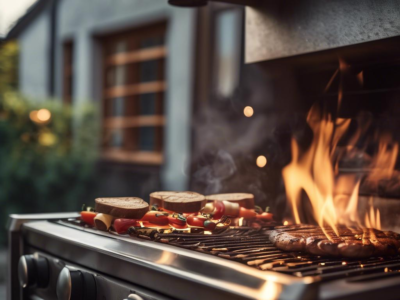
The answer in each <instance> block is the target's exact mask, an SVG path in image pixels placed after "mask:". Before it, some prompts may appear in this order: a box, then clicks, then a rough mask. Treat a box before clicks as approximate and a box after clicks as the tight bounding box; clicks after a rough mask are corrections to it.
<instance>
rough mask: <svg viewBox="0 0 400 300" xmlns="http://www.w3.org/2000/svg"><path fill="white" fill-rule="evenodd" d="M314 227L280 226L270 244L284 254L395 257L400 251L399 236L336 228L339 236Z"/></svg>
mask: <svg viewBox="0 0 400 300" xmlns="http://www.w3.org/2000/svg"><path fill="white" fill-rule="evenodd" d="M324 229H325V231H326V232H327V234H328V235H329V236H330V239H328V238H327V237H326V235H325V234H324V232H323V231H322V229H321V228H320V227H318V226H314V225H303V224H300V225H288V226H277V227H275V229H274V230H271V231H270V232H269V239H270V241H271V242H272V243H273V244H274V245H275V247H277V248H278V249H281V250H284V251H301V252H307V253H310V254H314V255H320V256H336V257H349V258H365V257H370V256H388V255H396V254H398V253H399V252H400V234H397V233H395V232H392V231H380V230H377V229H371V228H352V227H346V226H343V225H339V226H337V231H338V233H339V236H337V235H336V233H335V232H334V231H333V230H332V229H331V228H324Z"/></svg>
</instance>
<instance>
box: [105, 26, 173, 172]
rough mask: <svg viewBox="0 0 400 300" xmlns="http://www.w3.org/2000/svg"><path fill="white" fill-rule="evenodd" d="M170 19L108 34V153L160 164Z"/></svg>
mask: <svg viewBox="0 0 400 300" xmlns="http://www.w3.org/2000/svg"><path fill="white" fill-rule="evenodd" d="M164 36H165V25H164V24H160V25H154V26H150V27H146V28H141V29H136V30H132V31H129V32H124V33H120V34H117V35H112V36H109V37H106V38H104V39H103V40H102V45H103V46H102V47H103V53H104V63H103V65H104V82H103V111H104V113H103V116H104V119H103V158H105V159H108V160H115V161H121V162H131V163H138V164H155V165H157V164H161V163H162V162H163V154H162V150H163V149H162V148H163V147H162V144H163V127H164V125H165V118H164V107H163V102H164V93H165V90H166V81H165V78H164V73H165V72H164V65H165V59H166V54H167V51H166V48H165V45H164Z"/></svg>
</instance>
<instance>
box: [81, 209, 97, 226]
mask: <svg viewBox="0 0 400 300" xmlns="http://www.w3.org/2000/svg"><path fill="white" fill-rule="evenodd" d="M96 216H97V213H95V212H93V211H81V220H82V221H83V222H85V223H86V224H89V225H90V226H94V218H95V217H96Z"/></svg>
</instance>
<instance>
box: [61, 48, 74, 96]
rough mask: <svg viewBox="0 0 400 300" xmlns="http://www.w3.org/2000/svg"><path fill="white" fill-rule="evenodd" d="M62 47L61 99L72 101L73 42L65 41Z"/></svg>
mask: <svg viewBox="0 0 400 300" xmlns="http://www.w3.org/2000/svg"><path fill="white" fill-rule="evenodd" d="M63 49H64V68H63V70H64V74H63V101H64V103H68V104H71V103H72V85H73V81H72V80H73V43H72V42H71V41H69V42H65V43H64V45H63Z"/></svg>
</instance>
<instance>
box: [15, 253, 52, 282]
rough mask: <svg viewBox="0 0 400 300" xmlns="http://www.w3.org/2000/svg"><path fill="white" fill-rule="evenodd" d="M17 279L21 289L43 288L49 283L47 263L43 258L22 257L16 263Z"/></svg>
mask: <svg viewBox="0 0 400 300" xmlns="http://www.w3.org/2000/svg"><path fill="white" fill-rule="evenodd" d="M18 278H19V284H20V285H21V287H22V288H27V287H31V286H36V287H38V288H45V287H46V286H47V285H48V283H49V263H48V261H47V259H46V258H44V257H35V256H34V255H23V256H21V257H20V259H19V262H18Z"/></svg>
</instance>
